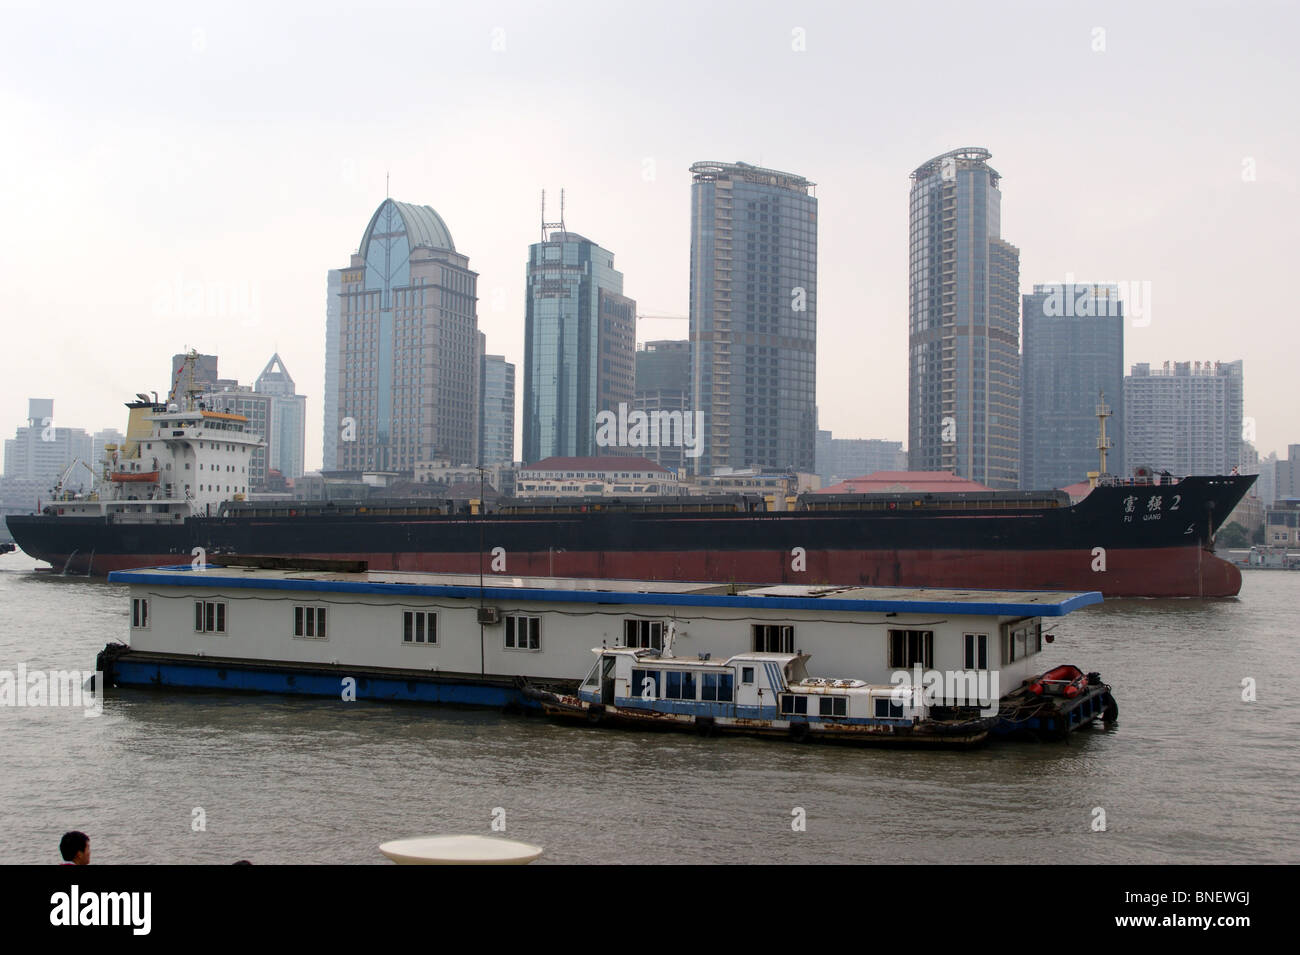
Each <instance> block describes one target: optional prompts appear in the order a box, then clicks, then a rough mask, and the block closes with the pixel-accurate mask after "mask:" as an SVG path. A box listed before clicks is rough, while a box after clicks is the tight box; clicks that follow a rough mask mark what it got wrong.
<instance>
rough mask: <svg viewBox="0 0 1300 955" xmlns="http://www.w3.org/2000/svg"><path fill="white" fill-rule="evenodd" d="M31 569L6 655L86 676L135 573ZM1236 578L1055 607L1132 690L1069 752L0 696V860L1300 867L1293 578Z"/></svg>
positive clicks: (400, 712)
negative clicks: (404, 853)
mask: <svg viewBox="0 0 1300 955" xmlns="http://www.w3.org/2000/svg"><path fill="white" fill-rule="evenodd" d="M35 566H36V562H34V561H31V560H29V559H28V558H27V557H25V556H24V555H22V554H11V555H7V556H4V557H0V670H3V669H7V670H11V671H12V670H14V669H16V667H17V664H18V663H20V662H21V663H25V664H26V665H27V666H28V667H29V668H30V669H37V668H40V669H48V668H62V669H71V668H77V669H85V670H89V669H92V668H93V666H94V658H95V654H96V652H98V650H99V649H101V648H102V647H103V646H104V644H105V643H107V642H108V641H109V640H112V639H122V638H123V637H124V635H125V632H126V623H127V621H126V613H127V604H126V598H125V593H126V591H125V588H123V587H120V586H116V585H109V584H106V583H103V582H99V581H88V580H84V579H74V578H57V577H51V576H49V575H45V574H39V575H38V574H34V573H32V572H31V571H32V568H34V567H35ZM1245 576H1246V582H1245V586H1244V588H1243V591H1242V596H1241V597H1240V598H1239V599H1238V600H1235V601H1222V602H1205V603H1202V602H1198V601H1112V602H1110V603H1107V604H1105V605H1103V606H1100V607H1091V608H1087V609H1086V610H1084V611H1081V612H1079V613H1075V614H1072V615H1071V616H1069V617H1067V618H1065V619H1064V620H1063V621H1061V622H1060V623H1059V624H1058V625H1057V626H1056V628H1055V632H1056V634H1057V641H1056V642H1055V643H1054V644H1052V646H1051V647H1050V648H1049V649H1048V650H1047V652H1046V653H1044V655H1043V665H1044V669H1046V668H1047V667H1048V666H1053V665H1055V664H1057V663H1076V664H1078V665H1079V666H1081V667H1083V668H1084V669H1085V670H1100V671H1101V673H1102V676H1103V677H1104V678H1105V679H1106V680H1107V682H1109V683H1111V684H1112V685H1113V686H1114V687H1115V694H1116V697H1117V698H1118V700H1119V704H1120V722H1119V724H1118V725H1117V726H1115V727H1114V728H1113V729H1111V730H1108V731H1100V730H1098V731H1094V732H1091V733H1084V734H1076V736H1075V738H1074V739H1073V740H1072V741H1071V743H1070V744H1069V745H1048V744H1006V743H1003V744H997V745H995V746H992V747H990V748H988V749H984V750H980V751H976V752H969V753H961V752H957V753H941V752H936V753H929V752H894V751H879V750H859V749H850V748H838V747H828V746H816V745H804V746H799V745H795V744H787V743H777V742H766V741H760V740H743V739H726V738H724V739H707V740H705V739H699V738H697V737H694V736H688V735H673V734H667V735H665V734H640V733H626V732H612V731H606V730H590V729H585V728H580V727H572V726H560V725H555V724H551V723H548V722H546V721H543V720H541V719H536V718H522V717H508V716H503V715H499V714H496V713H492V712H482V711H470V710H451V709H442V708H430V707H418V706H398V705H377V704H365V703H355V704H346V705H344V704H341V703H337V702H334V701H328V700H312V699H304V698H289V697H266V696H261V697H259V696H235V695H226V694H193V693H188V694H173V693H153V692H148V691H142V690H137V691H125V692H118V693H116V694H115V695H113V696H111V697H110V698H109V699H108V702H107V704H106V706H105V710H104V713H103V715H102V716H100V717H98V718H95V719H87V718H85V717H84V716H83V715H82V712H81V711H80V710H74V709H57V708H47V709H28V708H22V709H18V708H8V707H0V862H30V863H41V862H54V861H57V855H58V853H57V847H58V839H59V836H60V835H61V834H62V833H63V832H64V831H65V830H67V829H73V828H76V829H82V830H84V831H85V832H87V833H89V834H90V836H91V841H92V855H93V860H94V861H95V862H96V863H110V862H132V863H141V862H142V863H160V862H212V863H226V862H232V861H234V860H236V859H241V858H247V859H251V860H252V861H253V862H255V863H276V862H319V863H337V862H358V863H377V862H383V861H385V860H384V859H383V857H382V856H381V855H380V854H379V853H378V851H377V850H376V846H377V844H378V843H380V842H382V841H385V840H387V839H393V838H401V837H405V836H410V835H423V834H436V833H449V832H481V833H484V834H490V833H491V824H492V821H493V817H494V811H495V810H501V811H503V813H502V812H498V813H497V817H498V818H500V817H501V816H502V815H504V821H505V827H506V828H505V832H504V835H506V836H509V837H513V838H517V839H522V840H526V841H529V842H535V843H537V844H540V845H542V846H544V847H545V848H546V854H545V855H544V856H543V861H544V862H553V863H563V862H652V863H672V862H787V861H788V862H822V861H835V862H882V863H883V862H937V861H945V862H946V861H952V862H1025V861H1054V860H1076V859H1077V860H1080V861H1089V860H1096V861H1108V862H1143V863H1151V862H1206V863H1233V862H1300V836H1298V835H1297V827H1296V825H1295V819H1296V816H1297V809H1300V806H1298V800H1297V796H1296V793H1295V782H1294V781H1295V778H1296V776H1297V770H1298V769H1300V758H1298V757H1297V752H1298V750H1297V742H1296V741H1297V739H1300V711H1298V710H1297V701H1300V676H1297V674H1300V640H1298V639H1297V633H1296V631H1297V627H1296V622H1297V620H1300V614H1297V611H1296V608H1297V606H1300V574H1294V573H1293V574H1286V573H1282V572H1266V571H1259V572H1252V573H1247V574H1246V575H1245ZM1245 677H1251V678H1254V679H1255V680H1256V681H1257V686H1258V689H1257V693H1258V700H1257V701H1256V702H1253V703H1247V702H1243V701H1242V700H1241V693H1242V690H1241V681H1242V679H1243V678H1245ZM1098 807H1099V808H1101V809H1102V810H1104V812H1105V821H1106V831H1105V832H1096V831H1093V828H1092V824H1093V820H1094V818H1096V816H1095V810H1096V809H1097V808H1098ZM197 809H201V810H202V815H203V817H204V822H205V825H206V829H205V831H195V830H194V828H193V825H192V823H193V820H194V819H195V817H196V812H195V811H196V810H197ZM797 809H801V810H803V812H804V814H805V816H806V829H805V831H794V830H793V828H792V825H791V823H792V821H793V820H794V819H795V816H794V815H792V813H793V812H794V811H795V810H797Z"/></svg>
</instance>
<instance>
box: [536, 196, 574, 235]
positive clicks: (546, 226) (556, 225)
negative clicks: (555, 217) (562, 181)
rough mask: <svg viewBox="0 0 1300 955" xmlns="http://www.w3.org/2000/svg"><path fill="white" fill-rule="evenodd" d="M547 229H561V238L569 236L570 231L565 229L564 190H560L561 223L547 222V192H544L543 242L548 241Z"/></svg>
mask: <svg viewBox="0 0 1300 955" xmlns="http://www.w3.org/2000/svg"><path fill="white" fill-rule="evenodd" d="M547 229H559V230H560V235H561V236H567V235H568V230H567V229H566V228H564V190H563V189H561V190H560V221H559V222H547V221H546V190H545V189H543V190H542V241H543V242H545V241H546V230H547Z"/></svg>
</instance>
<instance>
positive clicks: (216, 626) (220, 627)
mask: <svg viewBox="0 0 1300 955" xmlns="http://www.w3.org/2000/svg"><path fill="white" fill-rule="evenodd" d="M194 630H195V631H196V632H197V633H225V632H226V605H225V603H224V602H222V601H215V600H198V601H195V603H194Z"/></svg>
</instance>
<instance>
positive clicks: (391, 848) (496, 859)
mask: <svg viewBox="0 0 1300 955" xmlns="http://www.w3.org/2000/svg"><path fill="white" fill-rule="evenodd" d="M379 851H380V852H382V853H383V854H384V855H386V856H388V858H390V859H392V860H393V861H394V862H396V863H397V864H398V865H527V864H528V863H530V862H532V861H533V860H534V859H536V858H537V857H538V856H540V855H541V854H542V847H541V846H534V845H529V844H528V843H527V842H515V841H514V840H512V839H494V838H492V837H490V836H422V837H420V838H417V839H396V840H394V841H392V842H385V843H383V844H382V845H380V847H379Z"/></svg>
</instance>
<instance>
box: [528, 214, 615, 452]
mask: <svg viewBox="0 0 1300 955" xmlns="http://www.w3.org/2000/svg"><path fill="white" fill-rule="evenodd" d="M549 225H555V226H557V227H556V228H555V229H554V231H551V232H550V234H549V235H547V229H548V227H549ZM527 283H528V288H527V302H526V314H525V319H524V421H523V442H524V454H523V460H524V461H525V462H528V463H533V462H536V461H540V460H542V459H544V458H550V457H592V456H597V455H607V454H618V453H620V452H621V451H626V450H627V449H621V448H617V447H606V448H598V447H597V445H596V415H597V414H598V413H599V412H601V411H613V412H615V413H617V412H618V405H619V403H620V402H622V403H625V404H627V405H629V406H630V405H631V404H632V399H633V388H634V386H633V382H632V379H633V376H634V374H635V365H634V357H633V356H634V354H635V348H636V302H634V301H633V300H632V299H630V298H628V297H626V296H625V295H624V294H623V273H622V272H619V271H618V270H617V269H615V268H614V253H612V252H610V251H608V250H607V249H602V248H601V247H600V246H599V245H597V244H596V243H595V242H593V241H591V240H590V239H588V238H585V237H583V236H581V235H578V234H577V233H576V232H569V231H567V230H566V229H565V228H564V224H563V222H561V223H556V224H546V223H544V224H543V227H542V241H541V242H535V243H533V244H532V245H531V246H529V247H528V270H527ZM638 453H639V452H638Z"/></svg>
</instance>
